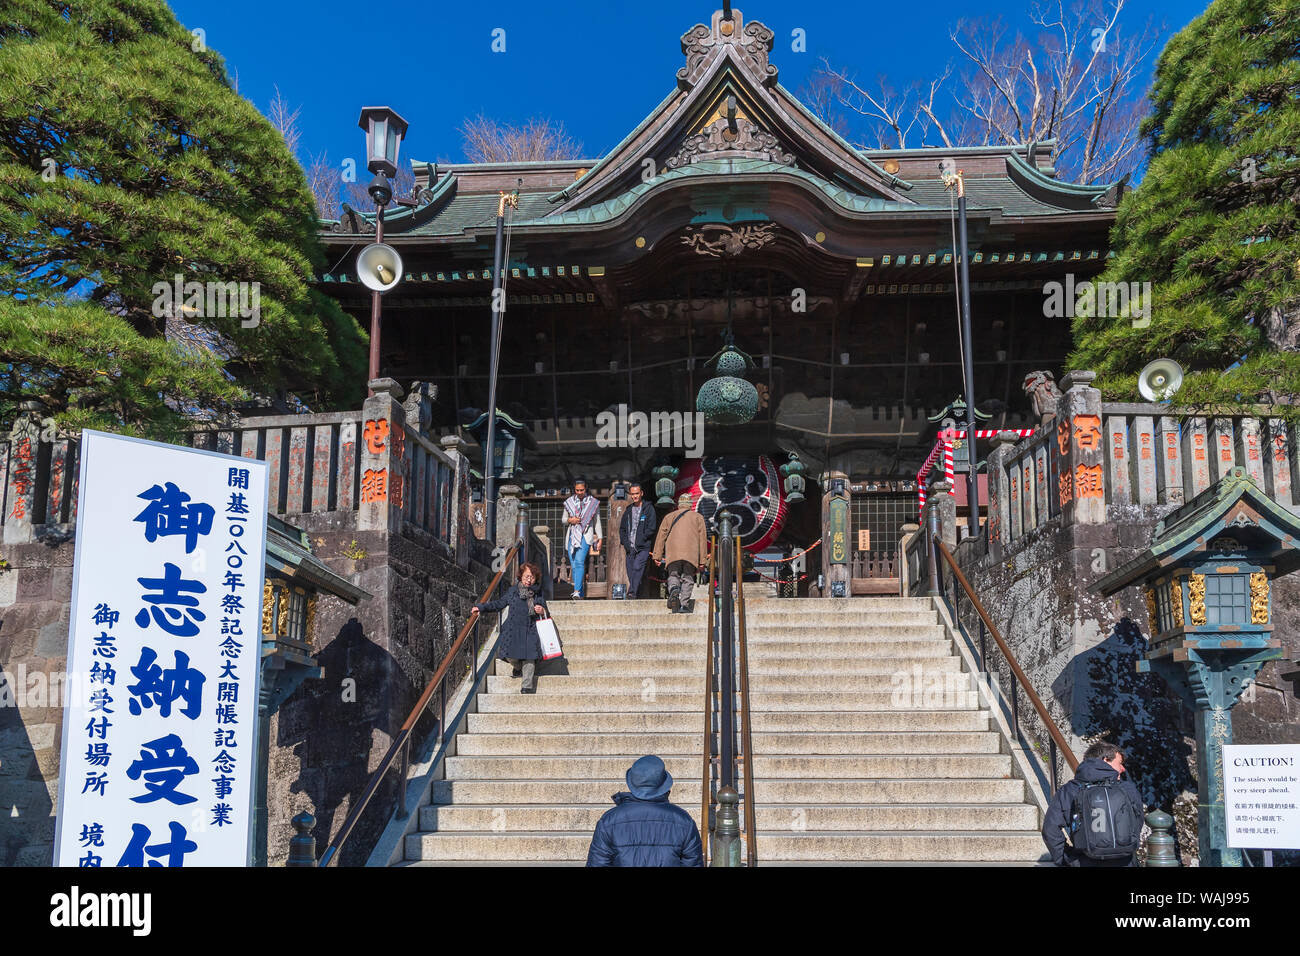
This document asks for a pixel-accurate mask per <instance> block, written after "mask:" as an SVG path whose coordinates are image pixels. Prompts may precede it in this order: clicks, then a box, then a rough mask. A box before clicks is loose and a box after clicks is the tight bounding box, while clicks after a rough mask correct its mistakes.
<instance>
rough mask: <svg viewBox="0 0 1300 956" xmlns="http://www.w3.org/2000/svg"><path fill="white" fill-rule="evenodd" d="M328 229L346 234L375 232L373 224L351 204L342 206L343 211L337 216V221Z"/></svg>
mask: <svg viewBox="0 0 1300 956" xmlns="http://www.w3.org/2000/svg"><path fill="white" fill-rule="evenodd" d="M328 231H329V232H335V233H341V234H343V235H347V236H364V235H373V234H374V232H375V224H374V223H373V222H371V221H370V220H368V219H366V218H365V217H364V216H362V215H361V213H359V212H357V211H356V210H355V209H353V208H352V207H351V206H344V207H343V212H342V214H341V215H340V216H339V221H338V222H336V223H334V224H333V225H332V226H330V227H329V229H328Z"/></svg>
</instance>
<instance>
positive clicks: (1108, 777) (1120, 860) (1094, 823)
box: [1043, 740, 1144, 867]
mask: <svg viewBox="0 0 1300 956" xmlns="http://www.w3.org/2000/svg"><path fill="white" fill-rule="evenodd" d="M1122 773H1124V754H1123V753H1121V752H1120V749H1119V748H1118V747H1116V746H1115V745H1114V744H1113V743H1111V742H1110V741H1108V740H1099V741H1097V742H1096V743H1095V744H1093V745H1092V746H1091V747H1089V748H1088V749H1087V751H1086V752H1085V753H1084V755H1083V762H1082V763H1080V764H1079V769H1078V770H1076V771H1075V774H1074V779H1073V780H1068V781H1066V782H1065V784H1064V785H1063V786H1062V787H1061V789H1059V790H1057V791H1056V793H1055V794H1053V796H1052V800H1051V803H1050V805H1049V806H1048V808H1047V815H1046V817H1045V818H1044V820H1043V842H1044V843H1046V844H1047V851H1048V852H1049V853H1050V854H1051V856H1052V862H1053V863H1055V864H1056V865H1057V866H1079V867H1084V866H1136V865H1137V862H1136V853H1137V848H1138V842H1139V840H1140V839H1141V837H1142V819H1143V813H1144V807H1143V805H1142V796H1141V794H1139V793H1138V789H1137V787H1136V786H1134V785H1133V783H1132V781H1130V780H1121V779H1120V774H1122Z"/></svg>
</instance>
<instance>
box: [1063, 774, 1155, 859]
mask: <svg viewBox="0 0 1300 956" xmlns="http://www.w3.org/2000/svg"><path fill="white" fill-rule="evenodd" d="M1141 838H1142V814H1141V812H1140V811H1139V810H1138V809H1137V808H1136V807H1134V806H1133V802H1132V801H1131V800H1130V799H1129V798H1128V796H1126V795H1125V793H1124V791H1123V789H1121V787H1120V782H1119V780H1118V779H1115V780H1100V781H1097V782H1095V783H1081V784H1079V786H1078V788H1077V789H1076V790H1075V791H1074V799H1073V801H1072V803H1071V808H1070V839H1071V840H1072V841H1073V842H1074V848H1075V849H1076V850H1077V851H1078V852H1080V853H1082V854H1083V855H1084V856H1086V857H1088V858H1089V859H1093V860H1122V859H1126V858H1127V857H1130V856H1132V855H1133V854H1134V853H1136V852H1137V848H1138V842H1139V841H1140V840H1141Z"/></svg>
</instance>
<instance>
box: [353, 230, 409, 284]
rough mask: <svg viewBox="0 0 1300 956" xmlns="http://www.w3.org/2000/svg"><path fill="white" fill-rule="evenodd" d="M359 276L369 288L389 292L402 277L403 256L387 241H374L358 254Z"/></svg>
mask: <svg viewBox="0 0 1300 956" xmlns="http://www.w3.org/2000/svg"><path fill="white" fill-rule="evenodd" d="M357 278H358V279H360V280H361V283H362V285H364V286H365V287H366V288H367V289H374V290H375V291H376V292H387V291H388V290H389V289H391V288H393V287H394V286H395V285H397V283H398V282H400V281H401V279H402V257H401V256H399V255H398V254H397V250H396V249H394V248H393V247H392V246H390V245H388V244H387V243H386V242H373V243H371V244H370V245H368V246H366V247H365V248H364V249H362V250H361V252H360V253H359V254H358V255H357Z"/></svg>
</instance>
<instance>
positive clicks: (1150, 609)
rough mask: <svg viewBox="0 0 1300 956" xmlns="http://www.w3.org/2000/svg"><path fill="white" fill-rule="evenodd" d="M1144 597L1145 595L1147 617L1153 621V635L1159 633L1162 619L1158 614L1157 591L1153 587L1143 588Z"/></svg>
mask: <svg viewBox="0 0 1300 956" xmlns="http://www.w3.org/2000/svg"><path fill="white" fill-rule="evenodd" d="M1142 597H1144V598H1145V599H1146V602H1147V617H1148V618H1149V619H1150V621H1151V633H1152V634H1153V635H1154V634H1159V633H1160V621H1159V619H1158V618H1157V616H1156V593H1155V591H1153V590H1151V588H1143V589H1142Z"/></svg>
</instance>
